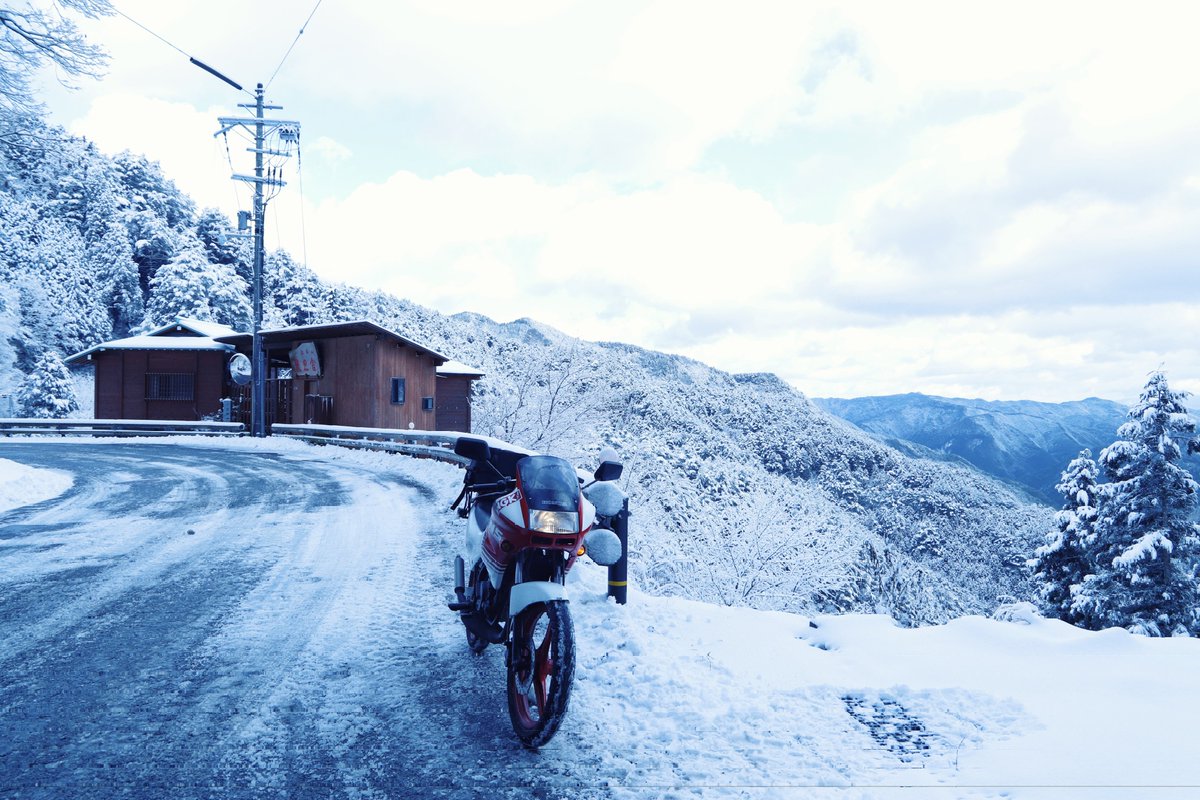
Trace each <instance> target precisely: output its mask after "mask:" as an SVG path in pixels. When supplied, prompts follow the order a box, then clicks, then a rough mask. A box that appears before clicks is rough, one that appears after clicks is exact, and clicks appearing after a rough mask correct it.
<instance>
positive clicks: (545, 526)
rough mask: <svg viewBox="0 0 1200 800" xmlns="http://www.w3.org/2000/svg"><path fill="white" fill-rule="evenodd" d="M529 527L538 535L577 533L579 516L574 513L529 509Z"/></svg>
mask: <svg viewBox="0 0 1200 800" xmlns="http://www.w3.org/2000/svg"><path fill="white" fill-rule="evenodd" d="M529 527H530V529H531V530H535V531H537V532H538V533H579V514H578V513H577V512H574V511H534V510H533V509H530V510H529Z"/></svg>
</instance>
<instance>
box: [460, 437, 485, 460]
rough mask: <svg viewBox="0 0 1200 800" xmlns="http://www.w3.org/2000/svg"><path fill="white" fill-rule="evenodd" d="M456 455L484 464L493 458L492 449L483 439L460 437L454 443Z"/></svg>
mask: <svg viewBox="0 0 1200 800" xmlns="http://www.w3.org/2000/svg"><path fill="white" fill-rule="evenodd" d="M454 454H455V455H458V456H463V457H464V458H469V459H471V460H472V461H476V462H479V463H483V462H486V461H490V460H491V458H492V448H491V447H489V446H488V443H487V442H485V441H484V440H483V439H473V438H471V437H470V436H460V437H458V441H456V442H455V443H454Z"/></svg>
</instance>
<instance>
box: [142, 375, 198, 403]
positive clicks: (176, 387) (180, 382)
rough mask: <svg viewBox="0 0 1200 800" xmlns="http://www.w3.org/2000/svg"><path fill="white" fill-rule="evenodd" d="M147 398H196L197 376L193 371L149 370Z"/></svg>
mask: <svg viewBox="0 0 1200 800" xmlns="http://www.w3.org/2000/svg"><path fill="white" fill-rule="evenodd" d="M146 399H147V400H195V399H196V376H195V375H194V374H193V373H191V372H148V373H146Z"/></svg>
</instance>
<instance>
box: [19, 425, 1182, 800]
mask: <svg viewBox="0 0 1200 800" xmlns="http://www.w3.org/2000/svg"><path fill="white" fill-rule="evenodd" d="M38 448H41V449H38ZM75 453H78V456H76V455H74V454H75ZM156 454H157V455H156ZM0 458H4V459H8V460H9V461H10V462H16V463H21V462H29V463H39V464H49V463H59V462H62V461H64V460H65V461H66V462H69V464H70V465H72V466H69V467H68V468H67V469H68V471H71V470H74V471H76V473H77V474H76V483H75V484H74V488H71V489H70V490H69V491H68V493H67V494H65V495H62V499H61V500H60V501H58V502H56V501H53V500H47V499H46V498H48V497H51V496H54V495H55V493H57V492H61V491H63V490H64V488H65V487H64V484H63V483H62V481H61V478H59V477H57V476H56V475H55V474H54V473H52V472H46V471H32V470H29V469H24V470H18V469H16V468H8V467H6V468H5V469H4V470H2V471H0V495H3V494H4V492H5V491H10V490H11V487H12V486H14V485H16V483H17V481H20V482H21V486H22V487H24V488H23V489H22V490H21V491H29V492H36V494H30V495H29V498H30V499H33V498H35V497H36V498H37V499H39V500H42V502H40V503H39V504H37V505H34V506H31V507H25V508H17V509H13V510H10V511H9V512H8V513H7V514H2V515H0V529H2V530H3V533H4V535H2V536H0V589H2V591H0V596H3V597H4V598H5V600H4V602H5V608H6V626H5V632H4V640H5V641H6V642H7V643H8V644H7V645H6V647H5V648H4V649H3V650H2V651H0V668H2V669H3V670H4V671H5V674H6V675H7V676H8V680H7V681H6V683H5V686H4V687H3V688H0V704H3V706H4V707H5V708H6V709H7V719H8V722H7V729H6V735H5V737H4V741H3V742H2V743H0V757H2V758H3V759H4V762H3V763H5V764H6V767H5V769H2V770H0V794H3V795H8V794H13V795H15V796H32V797H50V796H55V794H54V793H55V792H57V791H59V790H63V791H66V792H68V794H60V795H58V796H81V795H85V794H90V795H94V796H105V793H107V795H108V796H115V795H124V794H132V795H136V796H148V795H145V794H139V793H144V792H145V791H146V786H147V785H146V784H144V783H141V780H142V777H139V776H143V777H148V778H150V779H152V780H153V781H154V786H155V787H157V789H158V790H162V791H164V792H167V793H169V794H170V795H171V796H175V797H193V796H194V797H199V796H205V797H214V798H233V797H251V796H254V797H284V796H290V797H299V796H321V797H331V798H342V797H346V798H349V797H377V798H383V797H401V796H404V797H417V796H420V797H454V798H459V797H462V798H467V797H473V796H479V794H481V793H487V794H488V795H490V796H498V797H526V796H529V795H530V793H531V792H532V793H533V794H534V795H535V796H544V797H579V798H608V797H612V798H630V799H632V798H660V797H661V798H692V797H705V798H707V797H753V798H797V797H837V798H896V797H904V798H926V797H934V798H937V797H953V798H1016V799H1017V800H1031V799H1032V798H1046V800H1061V799H1062V798H1079V799H1080V800H1082V799H1083V798H1088V799H1089V800H1091V799H1093V798H1100V799H1101V800H1105V799H1106V798H1114V799H1115V798H1135V797H1152V798H1156V799H1157V798H1171V799H1172V800H1175V799H1176V798H1178V799H1179V800H1182V798H1187V797H1192V796H1194V792H1195V786H1197V785H1200V760H1197V759H1196V758H1195V746H1194V736H1193V735H1192V730H1193V728H1194V721H1195V719H1197V717H1198V716H1200V693H1197V692H1195V691H1194V667H1195V664H1196V663H1198V660H1200V641H1197V640H1195V639H1149V638H1146V637H1140V636H1134V635H1131V634H1129V633H1127V632H1125V631H1122V630H1108V631H1103V632H1099V633H1091V632H1086V631H1080V630H1076V629H1074V628H1071V627H1069V626H1067V625H1066V624H1064V623H1061V622H1058V621H1046V620H1041V619H1038V618H1036V617H1034V616H1032V615H1030V614H1029V613H1028V611H1027V610H1025V609H1022V608H1021V607H1017V608H1015V609H1010V610H1009V612H1010V613H1009V614H1008V617H1009V620H1010V621H1001V620H994V619H986V618H983V617H978V616H968V617H964V618H960V619H956V620H954V621H952V622H950V623H948V624H944V625H934V626H923V627H917V628H910V629H905V628H901V627H898V626H897V625H896V624H895V622H894V621H893V620H892V619H890V618H888V617H886V616H879V615H845V616H825V615H818V616H815V617H808V616H803V615H798V614H791V613H784V612H771V611H755V610H752V609H748V608H729V607H722V606H719V605H712V604H706V603H701V602H696V601H691V600H686V599H682V598H670V597H660V596H655V595H652V594H649V593H647V592H645V591H643V590H641V589H640V588H638V587H634V589H633V590H632V591H631V593H630V601H629V604H628V605H627V606H616V605H614V604H612V603H611V601H609V600H608V599H606V598H605V597H604V590H605V571H604V570H603V569H601V568H598V567H595V566H594V565H591V564H588V563H581V564H580V565H579V567H578V568H577V569H576V570H575V571H574V572H573V573H572V577H571V580H570V591H571V594H572V609H573V615H574V617H575V625H576V636H577V640H578V665H577V670H576V684H575V691H574V694H573V697H572V701H571V709H570V712H569V714H568V717H567V721H566V723H565V724H564V725H563V727H562V729H561V730H560V732H559V733H558V735H557V736H556V738H555V739H554V740H553V741H552V742H551V744H550V745H549V746H547V747H546V748H543V750H542V751H541V752H540V753H530V752H528V751H525V750H523V749H522V748H520V747H519V746H517V745H516V743H515V741H514V740H513V739H512V736H511V732H510V731H508V721H507V717H506V712H505V708H504V694H503V658H502V654H501V653H500V652H498V651H497V650H496V648H491V649H490V650H489V651H487V652H486V653H485V654H484V655H483V656H482V657H480V658H476V657H473V656H472V655H471V654H470V653H469V652H468V650H467V646H466V642H465V639H464V637H463V635H462V629H461V625H460V623H459V622H458V621H457V619H456V618H455V615H454V614H452V613H450V612H448V611H447V610H446V608H445V606H444V602H445V599H446V596H447V595H448V594H449V587H450V564H451V559H452V556H453V554H454V552H455V551H456V550H457V548H458V547H459V546H460V536H461V529H460V524H461V521H460V520H458V518H457V517H456V516H455V515H454V514H452V513H450V512H449V511H448V510H447V506H448V504H449V500H450V498H452V497H453V495H454V493H455V491H456V490H457V485H456V484H457V481H458V478H459V475H460V473H459V472H458V471H457V470H455V469H453V468H451V467H448V466H446V465H440V464H433V463H429V462H419V461H414V460H411V459H406V458H403V457H398V456H388V455H383V454H378V453H361V452H353V451H342V450H336V449H334V448H310V447H307V446H303V445H298V444H295V443H290V442H277V441H269V440H268V441H265V442H264V441H247V440H241V441H233V442H221V443H217V442H212V441H208V440H205V441H200V440H196V441H193V442H191V443H189V444H183V443H178V442H177V443H165V442H162V441H154V442H145V441H142V442H106V443H94V442H78V443H59V442H54V443H45V444H39V443H36V442H35V443H29V442H26V443H20V444H18V443H13V442H3V443H0ZM114 458H115V459H117V460H118V461H119V462H120V463H123V464H126V465H128V466H126V467H122V468H121V469H116V470H113V469H109V468H107V467H106V466H105V465H106V464H107V459H114ZM56 459H57V461H56ZM137 461H142V462H148V463H153V462H158V463H160V464H161V465H162V466H161V467H155V468H154V469H155V470H156V471H159V472H165V478H166V479H168V480H169V481H170V482H178V486H177V491H175V492H166V491H162V492H160V491H157V490H156V489H153V487H148V488H151V491H150V493H149V495H147V496H148V497H156V498H157V499H153V500H148V501H144V502H136V503H135V502H132V500H133V499H134V498H132V495H130V492H136V491H140V489H139V488H138V482H137V480H136V476H135V475H134V474H133V473H132V472H131V471H130V470H131V469H132V468H133V467H132V465H133V464H134V463H135V462H137ZM217 464H225V465H227V468H226V470H225V471H226V472H227V474H215V473H211V472H209V471H208V469H207V468H201V469H198V468H197V466H198V465H213V466H215V465H217ZM322 465H328V466H322ZM259 470H261V471H262V473H261V479H262V485H268V486H272V487H274V489H273V492H278V490H280V489H282V488H283V487H284V486H285V485H286V480H287V478H286V476H288V475H292V476H295V477H296V478H297V480H298V481H299V484H298V485H297V486H295V488H294V490H293V493H292V494H291V496H290V497H289V498H288V502H283V503H277V502H272V501H271V498H270V497H266V496H258V497H256V493H245V492H243V491H242V489H241V488H239V487H240V486H241V484H242V483H243V482H244V481H253V478H254V476H255V475H256V474H258V473H257V471H259ZM321 474H326V475H327V478H326V479H324V480H321V481H314V478H316V477H317V476H319V475H321ZM106 476H111V477H106ZM231 479H232V480H231ZM281 481H282V482H281ZM166 485H167V484H163V486H164V487H165V486H166ZM6 487H7V488H6ZM197 490H202V491H203V494H198V493H197ZM305 491H309V492H310V493H311V494H310V495H308V496H309V497H311V498H312V499H309V500H306V499H305V498H306V495H305ZM227 493H229V494H227ZM10 494H11V491H10ZM143 494H145V493H143ZM140 496H142V495H139V497H140ZM224 497H228V498H229V500H228V501H225V500H222V498H224ZM127 498H128V499H129V500H130V502H126V499H127ZM213 502H229V503H230V507H229V508H227V509H223V508H218V507H215V506H213V507H210V506H211V504H212V503H213ZM189 503H191V505H192V506H196V505H197V504H200V505H202V506H203V507H204V515H203V519H204V520H207V522H206V523H205V524H204V525H196V530H195V531H194V535H193V531H192V530H190V529H189V530H188V531H187V533H186V534H185V533H184V531H183V530H182V527H183V525H184V524H185V523H186V524H191V520H192V519H194V518H195V515H194V514H189V513H187V512H186V511H185V510H184V509H187V508H188V504H189ZM245 503H251V505H250V506H245V505H243V504H245ZM102 508H108V509H110V510H111V515H110V518H107V519H106V518H103V513H102V512H100V511H99V510H100V509H102ZM73 514H75V515H77V516H78V517H80V518H81V519H86V520H87V522H85V523H82V524H81V523H78V522H76V523H72V522H71V520H72V518H73V517H72V515H73ZM123 520H124V524H123ZM72 531H74V532H72ZM101 534H102V535H101ZM133 554H136V558H134V557H132V556H133ZM196 556H203V557H202V558H196ZM238 564H240V565H241V566H240V567H239V568H237V569H226V567H227V566H234V565H238ZM76 578H79V579H80V580H86V582H87V586H88V587H90V588H89V589H88V591H86V592H79V593H70V594H64V593H62V592H58V593H54V592H49V593H48V592H47V591H45V589H44V587H45V586H48V585H63V584H61V582H62V581H66V580H74V579H76ZM190 581H195V582H196V583H195V584H194V585H193V583H191V582H190ZM56 582H57V583H56ZM201 585H203V587H204V588H205V591H203V592H201V591H199V588H200V587H201ZM143 601H146V602H143ZM150 601H152V602H150ZM163 603H165V606H164V605H163ZM163 613H170V614H172V615H175V616H172V623H171V624H169V625H167V624H163V625H158V624H157V617H156V615H161V614H163ZM193 621H197V622H199V623H202V624H200V625H195V626H194V625H192V622H193ZM117 623H119V624H117ZM56 631H57V632H60V633H55V632H56ZM130 636H135V637H137V643H138V646H137V647H136V648H132V649H126V650H122V651H120V652H108V651H106V650H105V648H106V647H109V646H110V645H111V644H112V643H113V642H114V641H125V639H127V638H128V637H130ZM114 637H115V638H114ZM126 644H128V642H126ZM60 650H61V651H63V658H65V659H68V660H66V661H63V664H64V665H67V664H69V665H74V666H72V667H71V668H72V669H75V671H76V672H78V669H79V668H80V665H95V666H97V667H98V668H99V669H100V671H99V673H97V674H91V675H83V674H79V675H76V674H75V672H70V671H69V670H68V672H60V671H56V670H50V669H48V667H49V666H52V665H53V664H54V663H58V662H57V661H56V659H57V658H58V655H56V654H57V653H58V651H60ZM114 678H121V679H123V680H128V681H129V685H127V686H119V685H114V684H113V683H112V680H113V679H114ZM77 679H78V680H77ZM70 681H76V682H75V683H70V684H68V682H70ZM101 692H115V693H117V695H119V696H120V698H121V699H120V703H121V706H122V707H121V710H120V713H108V708H103V709H102V708H99V707H97V705H96V703H95V700H96V699H97V698H98V697H100V696H101V694H100V693H101ZM104 696H105V697H107V695H104ZM64 698H68V699H71V702H63V700H64ZM93 714H95V715H96V716H95V722H94V724H85V723H86V721H87V720H88V719H91V716H90V715H93ZM229 714H236V716H228V715H229ZM409 748H416V749H409ZM106 764H107V765H109V766H112V767H118V768H112V769H109V768H106V767H105V765H106ZM34 779H36V780H39V781H41V783H40V785H41V787H42V788H40V789H39V788H37V786H35V785H32V784H27V783H23V782H22V781H29V780H34ZM95 781H101V782H100V783H96V782H95ZM183 781H189V782H183ZM190 781H195V782H198V783H192V782H190ZM197 786H200V787H202V788H197ZM101 787H102V788H101ZM97 791H99V792H100V793H97ZM163 796H165V795H163Z"/></svg>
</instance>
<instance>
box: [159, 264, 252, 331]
mask: <svg viewBox="0 0 1200 800" xmlns="http://www.w3.org/2000/svg"><path fill="white" fill-rule="evenodd" d="M251 313H252V312H251V308H250V301H249V300H248V299H247V297H246V285H245V283H244V282H243V281H242V279H241V278H239V277H238V276H237V274H236V273H235V272H234V270H233V267H232V266H231V265H229V264H210V263H209V262H208V259H207V258H205V255H204V253H203V251H202V250H200V249H199V248H198V247H193V248H189V249H187V250H184V251H183V252H182V253H180V254H179V255H178V256H177V257H176V258H175V259H174V260H172V261H171V262H170V263H169V264H166V265H164V266H163V267H161V268H159V270H158V271H157V272H156V273H155V275H154V278H153V279H151V281H150V298H149V300H148V301H147V303H146V318H145V320H144V322H143V327H144V328H154V327H157V326H159V325H165V324H167V323H168V322H170V321H171V320H173V319H175V318H176V317H180V316H183V317H191V318H193V319H198V320H207V321H211V322H220V323H221V324H223V325H229V326H231V327H234V328H237V329H239V330H249V327H250V315H251Z"/></svg>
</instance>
